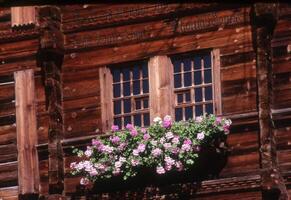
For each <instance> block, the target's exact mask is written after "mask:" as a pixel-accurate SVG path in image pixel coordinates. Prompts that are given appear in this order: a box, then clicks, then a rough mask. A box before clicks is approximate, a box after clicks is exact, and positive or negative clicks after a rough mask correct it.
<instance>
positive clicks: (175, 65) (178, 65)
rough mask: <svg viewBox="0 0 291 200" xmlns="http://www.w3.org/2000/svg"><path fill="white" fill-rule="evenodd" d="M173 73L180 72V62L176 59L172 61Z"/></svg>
mask: <svg viewBox="0 0 291 200" xmlns="http://www.w3.org/2000/svg"><path fill="white" fill-rule="evenodd" d="M173 65H174V73H177V72H181V62H180V61H178V60H175V61H173Z"/></svg>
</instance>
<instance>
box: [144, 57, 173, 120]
mask: <svg viewBox="0 0 291 200" xmlns="http://www.w3.org/2000/svg"><path fill="white" fill-rule="evenodd" d="M148 70H149V93H150V99H149V105H150V121H151V122H152V121H153V119H154V118H155V117H162V118H163V117H164V116H166V115H170V116H174V106H175V104H174V103H175V96H174V81H173V73H174V72H173V71H174V70H173V65H172V62H171V60H170V58H169V57H167V56H155V57H152V58H150V60H149V62H148Z"/></svg>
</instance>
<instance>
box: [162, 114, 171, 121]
mask: <svg viewBox="0 0 291 200" xmlns="http://www.w3.org/2000/svg"><path fill="white" fill-rule="evenodd" d="M164 121H172V117H171V116H170V115H166V116H165V117H164Z"/></svg>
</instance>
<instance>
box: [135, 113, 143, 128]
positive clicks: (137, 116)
mask: <svg viewBox="0 0 291 200" xmlns="http://www.w3.org/2000/svg"><path fill="white" fill-rule="evenodd" d="M134 125H135V126H141V115H140V114H137V115H134Z"/></svg>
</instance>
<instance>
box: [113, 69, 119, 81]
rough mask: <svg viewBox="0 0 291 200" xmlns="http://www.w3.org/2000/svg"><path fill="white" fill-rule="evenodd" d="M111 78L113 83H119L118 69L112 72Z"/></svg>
mask: <svg viewBox="0 0 291 200" xmlns="http://www.w3.org/2000/svg"><path fill="white" fill-rule="evenodd" d="M112 76H113V83H114V82H120V70H119V69H114V70H112Z"/></svg>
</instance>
